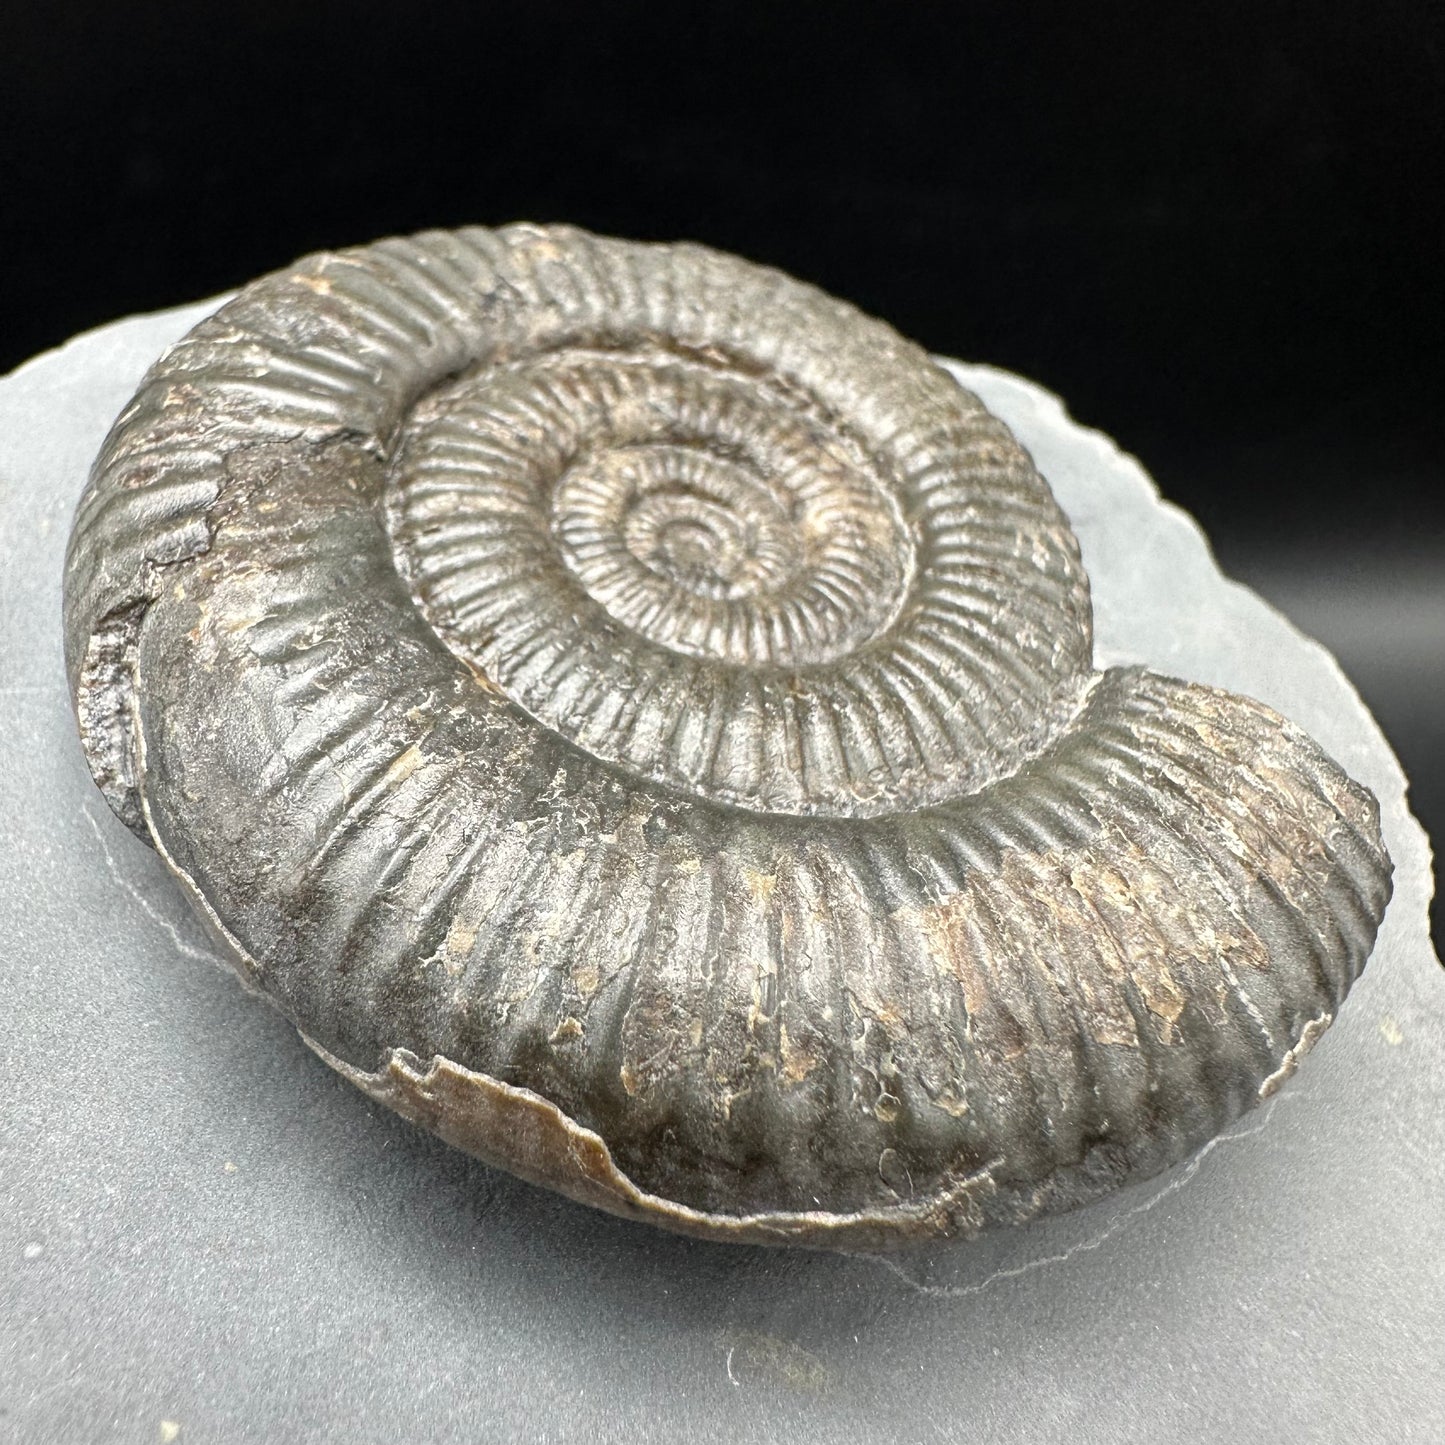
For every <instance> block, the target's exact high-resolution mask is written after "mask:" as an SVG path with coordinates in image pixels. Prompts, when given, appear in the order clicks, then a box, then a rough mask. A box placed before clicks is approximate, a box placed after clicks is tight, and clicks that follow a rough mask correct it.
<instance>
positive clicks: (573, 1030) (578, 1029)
mask: <svg viewBox="0 0 1445 1445" xmlns="http://www.w3.org/2000/svg"><path fill="white" fill-rule="evenodd" d="M582 1036H583V1029H582V1021H581V1020H580V1019H577V1018H573V1016H572V1015H571V1014H568V1015H567V1017H566V1018H564V1019H563V1020H562V1022H561V1023H559V1024H558V1025H557V1027H556V1028H555V1029H553V1030H552V1036H551V1038H549V1039H548V1043H553V1044H562V1043H566V1042H567V1041H568V1040H569V1039H580V1038H581V1037H582Z"/></svg>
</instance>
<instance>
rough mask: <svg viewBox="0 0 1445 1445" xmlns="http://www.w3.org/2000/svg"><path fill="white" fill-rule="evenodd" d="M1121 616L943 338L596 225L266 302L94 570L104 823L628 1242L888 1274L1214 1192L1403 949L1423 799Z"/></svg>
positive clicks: (146, 464)
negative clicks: (896, 1257)
mask: <svg viewBox="0 0 1445 1445" xmlns="http://www.w3.org/2000/svg"><path fill="white" fill-rule="evenodd" d="M1090 626H1091V619H1090V606H1089V592H1088V583H1087V579H1086V577H1085V575H1084V572H1083V570H1082V567H1081V565H1080V560H1079V554H1078V549H1077V547H1076V544H1075V541H1074V538H1073V535H1072V533H1071V532H1070V530H1069V527H1068V525H1067V523H1066V522H1065V520H1064V518H1063V516H1062V514H1061V513H1060V511H1059V509H1058V507H1057V506H1056V505H1055V503H1054V501H1053V498H1052V496H1051V494H1050V492H1049V489H1048V487H1047V485H1046V484H1045V482H1044V481H1043V479H1042V478H1041V477H1040V476H1039V475H1038V473H1037V472H1036V471H1035V469H1034V467H1033V465H1032V463H1031V461H1030V459H1029V457H1028V455H1027V454H1026V453H1025V452H1024V450H1023V449H1022V448H1021V447H1020V446H1019V445H1018V443H1017V442H1015V440H1014V439H1013V437H1012V436H1011V435H1010V434H1009V432H1008V430H1007V429H1006V428H1005V427H1004V426H1003V425H1002V424H1001V423H1000V422H999V421H998V420H997V419H996V418H994V417H993V416H992V415H990V414H989V413H988V412H987V411H986V410H985V409H984V407H983V406H982V405H981V404H980V403H979V402H978V401H977V400H976V399H975V398H974V397H973V396H972V395H970V394H969V393H968V392H966V391H965V390H963V389H962V388H961V387H960V386H959V385H958V384H957V382H955V381H954V380H953V378H952V377H950V376H949V375H948V374H947V373H946V372H945V371H943V370H942V369H941V368H940V367H938V366H937V365H935V364H934V363H933V362H932V361H930V359H929V358H928V357H927V356H926V355H925V354H924V353H923V352H922V351H921V350H920V349H919V348H917V347H916V346H914V345H912V344H911V343H909V342H907V341H904V340H903V339H901V338H900V337H899V336H898V335H896V334H895V333H894V332H893V331H892V330H890V329H889V328H888V327H887V326H885V325H884V324H882V323H881V322H879V321H875V320H872V319H870V318H868V317H865V316H863V315H861V314H860V313H859V312H857V311H856V310H854V309H853V308H852V307H850V306H847V305H845V304H843V303H842V302H839V301H835V300H832V299H830V298H829V297H827V296H825V295H823V294H822V293H820V292H818V291H817V290H814V289H813V288H811V287H809V286H806V285H803V284H801V283H799V282H797V281H794V280H792V279H790V278H789V277H787V276H784V275H782V274H780V273H778V272H777V271H773V270H769V269H766V268H763V267H760V266H756V265H752V264H749V263H747V262H744V261H741V260H738V259H736V258H733V257H730V256H725V255H721V254H718V253H716V252H713V251H710V250H707V249H704V248H702V247H699V246H693V245H643V244H636V243H630V242H625V241H616V240H607V239H602V238H598V237H595V236H590V235H587V234H585V233H583V232H581V231H577V230H572V229H567V228H561V227H537V226H513V227H507V228H505V229H501V230H480V229H478V230H463V231H457V232H433V233H428V234H424V235H420V236H416V237H413V238H411V239H405V240H388V241H382V242H380V243H379V244H376V245H372V246H367V247H363V248H360V249H357V250H352V251H344V252H340V253H338V254H324V255H318V256H313V257H310V258H308V259H306V260H303V261H301V262H300V263H298V264H297V265H296V266H294V267H292V268H291V269H289V270H286V271H283V272H280V273H278V274H276V275H273V276H268V277H266V278H264V279H262V280H260V281H258V282H256V283H254V284H253V285H251V286H248V287H247V288H246V289H245V290H244V291H242V292H241V293H240V295H239V296H238V297H237V298H236V299H235V300H233V301H231V302H230V303H229V304H227V305H225V306H224V307H222V308H221V310H220V311H219V312H218V313H217V314H216V315H215V316H213V317H212V318H210V319H209V320H207V321H205V322H203V323H202V324H201V325H200V326H198V327H197V328H196V329H195V330H194V331H192V332H191V333H190V335H189V336H187V337H186V338H185V339H184V340H183V341H182V342H181V343H180V344H179V345H177V346H176V347H174V348H173V349H172V350H171V351H170V352H169V353H168V354H167V355H166V356H165V357H164V358H162V360H161V361H160V362H159V363H158V364H157V365H156V366H155V367H154V368H153V370H152V371H151V373H150V375H149V376H148V377H147V379H146V381H145V383H144V384H143V386H142V387H141V390H140V391H139V393H138V394H137V395H136V397H135V399H134V400H133V401H132V403H131V404H130V405H129V406H128V407H127V408H126V410H125V412H124V413H123V415H122V416H121V417H120V419H119V421H118V422H117V423H116V426H115V428H114V430H113V431H112V433H111V435H110V438H109V440H108V441H107V443H106V445H105V448H104V450H103V452H102V454H101V456H100V458H99V460H98V461H97V463H96V467H95V471H94V474H93V477H92V481H91V484H90V487H89V490H88V491H87V493H86V495H85V498H84V500H83V502H82V503H81V506H80V510H79V514H78V517H77V520H76V524H75V531H74V535H73V537H72V541H71V550H70V556H69V564H68V573H67V580H66V638H67V646H68V665H69V669H70V677H71V684H72V687H73V691H74V698H75V706H76V710H77V713H78V716H79V721H80V727H81V732H82V735H83V739H84V744H85V748H86V751H87V754H88V756H89V760H90V766H91V769H92V771H93V773H94V775H95V778H96V781H97V782H98V783H99V785H100V787H101V789H102V790H103V792H104V794H105V796H106V798H107V799H108V801H109V803H110V805H111V807H112V808H113V809H114V810H115V811H116V812H117V813H118V814H119V815H120V817H121V818H122V819H124V820H125V821H126V822H127V823H128V824H129V825H130V826H131V827H132V828H134V829H135V830H136V831H137V832H138V833H139V834H140V835H141V836H142V837H144V838H145V839H147V841H150V842H152V843H153V844H154V845H155V847H156V848H157V849H158V850H159V851H160V853H161V854H162V856H163V857H164V858H165V860H166V861H167V863H168V864H169V865H170V867H171V868H172V869H173V870H174V872H175V874H176V876H177V877H178V878H179V879H180V881H181V883H182V884H183V885H184V887H185V889H186V891H187V892H188V894H189V895H190V897H191V899H192V901H193V903H194V905H195V906H196V908H197V909H198V910H199V911H200V912H201V914H202V915H203V916H204V918H205V919H206V920H207V921H208V922H209V924H210V925H211V926H212V928H213V929H214V931H215V932H216V933H217V934H218V935H219V937H220V938H221V939H222V940H224V942H225V944H226V945H227V947H228V948H229V950H230V952H231V954H232V956H233V957H234V959H235V960H236V964H237V967H238V969H239V970H240V971H241V973H242V974H243V976H244V977H245V978H246V979H248V980H249V981H250V982H251V983H252V984H254V985H255V987H256V988H258V989H259V990H261V991H262V992H263V993H264V994H266V995H267V996H268V997H269V998H270V999H271V1000H272V1001H273V1002H274V1003H275V1004H276V1005H277V1006H279V1007H280V1008H281V1009H282V1010H283V1011H284V1012H285V1014H286V1015H287V1016H288V1017H289V1018H290V1019H291V1020H293V1021H294V1022H295V1024H296V1025H297V1027H298V1028H299V1029H300V1030H301V1031H302V1032H303V1033H304V1035H305V1036H306V1038H307V1039H308V1041H310V1042H311V1043H312V1045H313V1047H315V1048H316V1049H317V1050H318V1051H319V1052H320V1053H321V1054H322V1056H323V1057H324V1058H326V1059H327V1060H328V1061H329V1062H330V1063H332V1064H333V1065H335V1067H336V1068H338V1069H340V1070H341V1071H342V1072H343V1073H344V1074H345V1075H346V1076H347V1077H349V1078H350V1079H352V1080H354V1081H355V1082H356V1083H357V1084H359V1085H360V1086H361V1087H362V1088H364V1089H365V1090H367V1091H368V1092H369V1093H370V1094H372V1095H373V1096H375V1097H376V1098H378V1099H381V1100H383V1101H384V1102H386V1103H387V1104H389V1105H391V1106H392V1107H394V1108H396V1109H398V1110H400V1111H401V1112H402V1113H403V1114H406V1115H407V1116H409V1117H410V1118H412V1119H415V1120H418V1121H420V1122H421V1123H423V1124H425V1125H426V1126H428V1127H429V1128H431V1129H434V1130H435V1131H436V1132H438V1133H439V1134H441V1135H442V1136H443V1137H444V1138H446V1139H448V1140H450V1141H452V1142H453V1143H455V1144H458V1145H460V1146H461V1147H463V1148H466V1149H469V1150H472V1151H473V1152H475V1153H477V1154H479V1155H481V1156H482V1157H483V1158H485V1159H488V1160H491V1161H493V1162H495V1163H498V1164H500V1165H502V1166H504V1167H506V1168H508V1169H511V1170H514V1171H515V1172H516V1173H518V1174H520V1175H523V1176H524V1177H526V1178H528V1179H532V1180H536V1181H540V1182H542V1183H544V1184H547V1185H550V1186H552V1187H553V1188H556V1189H559V1190H562V1191H564V1192H565V1193H567V1194H570V1195H572V1196H574V1197H575V1198H578V1199H581V1200H585V1201H587V1202H590V1203H592V1204H596V1205H600V1206H601V1207H603V1208H606V1209H610V1210H614V1211H616V1212H618V1213H621V1214H625V1215H630V1216H634V1217H638V1218H645V1219H648V1220H651V1221H654V1222H656V1223H659V1224H662V1225H666V1226H669V1227H671V1228H674V1229H679V1230H684V1231H687V1232H692V1233H696V1234H702V1235H708V1236H711V1237H714V1238H718V1239H732V1240H750V1241H764V1242H769V1241H770V1242H788V1241H794V1242H803V1243H810V1244H822V1245H833V1246H837V1247H847V1248H874V1247H880V1246H886V1245H889V1244H894V1243H898V1242H901V1241H905V1240H909V1239H917V1238H924V1237H929V1236H947V1235H952V1234H969V1233H972V1232H975V1231H977V1230H979V1229H981V1228H984V1227H985V1226H989V1225H993V1224H997V1223H1004V1222H1019V1221H1022V1220H1026V1219H1030V1218H1032V1217H1035V1216H1038V1215H1042V1214H1046V1213H1049V1212H1051V1211H1056V1210H1060V1209H1064V1208H1068V1207H1070V1206H1073V1205H1076V1204H1079V1203H1081V1202H1083V1201H1085V1200H1088V1199H1090V1198H1093V1197H1095V1196H1097V1195H1100V1194H1102V1193H1104V1192H1105V1191H1107V1190H1109V1189H1112V1188H1114V1187H1116V1186H1118V1185H1119V1184H1121V1183H1123V1182H1125V1181H1128V1180H1131V1179H1135V1178H1142V1177H1144V1176H1147V1175H1149V1174H1151V1173H1154V1172H1156V1171H1158V1170H1161V1169H1163V1168H1165V1167H1166V1166H1168V1165H1169V1164H1171V1163H1173V1162H1175V1161H1177V1160H1179V1159H1181V1158H1182V1157H1183V1156H1185V1155H1186V1154H1188V1153H1189V1152H1191V1151H1193V1150H1194V1149H1196V1148H1198V1147H1199V1146H1200V1145H1201V1144H1203V1143H1204V1142H1205V1141H1206V1140H1208V1139H1209V1138H1211V1137H1212V1136H1213V1135H1214V1134H1216V1133H1217V1132H1218V1131H1219V1130H1220V1129H1222V1128H1223V1127H1224V1126H1225V1125H1226V1124H1227V1123H1228V1122H1229V1121H1230V1120H1231V1119H1233V1118H1234V1117H1235V1116H1236V1115H1238V1114H1239V1113H1241V1112H1242V1111H1243V1110H1245V1109H1247V1108H1248V1107H1249V1106H1250V1105H1252V1104H1253V1103H1255V1102H1256V1101H1257V1100H1258V1099H1259V1098H1260V1097H1262V1096H1264V1095H1266V1094H1268V1093H1270V1092H1271V1091H1272V1090H1273V1089H1274V1088H1275V1087H1276V1086H1277V1085H1278V1083H1279V1082H1280V1081H1281V1080H1283V1079H1284V1078H1285V1077H1287V1076H1288V1074H1289V1073H1290V1072H1291V1071H1292V1069H1293V1068H1294V1066H1295V1063H1296V1061H1297V1060H1298V1059H1299V1057H1300V1056H1301V1055H1302V1054H1303V1053H1304V1052H1305V1051H1306V1049H1307V1048H1308V1047H1309V1045H1310V1044H1311V1043H1312V1042H1313V1040H1314V1039H1315V1038H1316V1036H1317V1035H1318V1034H1319V1033H1320V1032H1321V1031H1322V1030H1323V1029H1324V1028H1325V1027H1326V1026H1327V1025H1328V1024H1329V1023H1330V1021H1331V1019H1332V1017H1333V1016H1334V1013H1335V1011H1336V1010H1337V1008H1338V1007H1339V1005H1340V1002H1341V1000H1342V999H1343V998H1344V997H1345V994H1346V992H1347V990H1348V989H1349V987H1350V985H1351V983H1352V981H1353V980H1354V979H1355V977H1356V976H1357V975H1358V973H1359V971H1360V969H1361V968H1362V967H1363V965H1364V962H1365V959H1366V957H1367V955H1368V953H1369V951H1370V948H1371V946H1372V943H1373V940H1374V936H1375V931H1376V928H1377V927H1378V925H1379V922H1380V919H1381V916H1382V913H1383V910H1384V906H1385V902H1386V899H1387V897H1388V894H1389V863H1388V860H1387V858H1386V855H1385V852H1384V849H1383V847H1382V844H1381V842H1380V836H1379V830H1378V825H1377V815H1376V809H1375V806H1374V801H1373V799H1372V798H1371V797H1370V795H1369V794H1368V793H1367V792H1366V791H1365V790H1364V789H1363V788H1361V787H1359V786H1357V785H1356V784H1354V783H1353V782H1351V781H1350V779H1349V778H1347V777H1346V776H1345V775H1344V774H1343V773H1342V772H1341V770H1340V769H1339V768H1338V767H1337V766H1335V764H1334V763H1332V762H1331V761H1330V760H1329V759H1328V758H1327V757H1326V756H1324V754H1323V753H1322V752H1321V751H1320V749H1319V748H1318V747H1317V746H1315V744H1314V743H1312V742H1311V740H1310V739H1309V738H1308V737H1306V736H1305V735H1304V734H1303V733H1302V732H1301V731H1300V730H1299V729H1298V728H1296V727H1294V726H1292V725H1291V724H1290V723H1289V722H1287V721H1285V720H1284V719H1283V718H1281V717H1279V716H1278V715H1277V714H1275V713H1273V712H1271V711H1270V710H1269V709H1268V708H1266V707H1263V706H1261V705H1260V704H1258V703H1255V702H1252V701H1250V700H1249V699H1247V698H1243V697H1238V696H1234V695H1232V694H1229V693H1225V692H1221V691H1218V690H1216V689H1213V688H1209V687H1202V686H1197V685H1193V684H1190V683H1187V682H1181V681H1177V680H1175V679H1173V678H1170V677H1164V676H1160V675H1158V674H1156V673H1154V672H1150V671H1147V670H1144V669H1140V668H1128V669H1118V670H1111V671H1106V672H1102V673H1100V672H1095V671H1093V670H1092V667H1091V661H1092V657H1091V639H1090Z"/></svg>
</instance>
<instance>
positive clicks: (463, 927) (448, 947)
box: [442, 913, 481, 974]
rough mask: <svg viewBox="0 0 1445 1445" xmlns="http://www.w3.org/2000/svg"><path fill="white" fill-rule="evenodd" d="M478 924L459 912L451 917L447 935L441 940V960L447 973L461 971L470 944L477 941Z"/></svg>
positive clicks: (469, 950)
mask: <svg viewBox="0 0 1445 1445" xmlns="http://www.w3.org/2000/svg"><path fill="white" fill-rule="evenodd" d="M480 926H481V925H480V924H476V923H472V922H471V921H470V920H469V919H468V918H467V917H466V916H465V915H464V914H461V913H458V914H457V915H456V917H455V918H453V919H452V922H451V927H450V928H448V929H447V936H446V937H445V938H444V939H443V940H442V962H443V964H444V965H445V966H446V970H447V972H448V973H450V974H458V973H460V972H461V970H462V964H463V963H464V962H465V961H466V959H467V958H468V957H469V956H470V954H471V951H472V945H473V944H474V943H476V941H477V930H478V928H479V927H480Z"/></svg>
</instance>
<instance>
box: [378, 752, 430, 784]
mask: <svg viewBox="0 0 1445 1445" xmlns="http://www.w3.org/2000/svg"><path fill="white" fill-rule="evenodd" d="M421 763H422V751H421V748H419V747H418V746H417V745H416V743H413V744H412V745H411V746H410V747H409V748H408V749H407V750H406V751H405V752H404V753H398V754H397V756H396V757H395V758H393V759H392V762H391V766H390V767H389V768H387V770H386V776H385V781H386V782H387V783H388V784H392V785H396V784H398V783H404V782H406V780H407V779H408V778H409V777H411V775H412V774H413V773H414V772H416V770H417V769H418V768H419V767H420V766H421Z"/></svg>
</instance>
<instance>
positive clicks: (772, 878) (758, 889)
mask: <svg viewBox="0 0 1445 1445" xmlns="http://www.w3.org/2000/svg"><path fill="white" fill-rule="evenodd" d="M742 873H743V882H744V883H745V884H746V885H747V889H748V892H749V893H750V894H751V895H752V899H753V902H754V903H756V904H757V905H758V907H759V908H767V906H768V905H769V904H770V903H771V902H772V901H773V894H774V893H775V892H776V891H777V887H778V875H777V874H776V873H759V872H757V871H756V870H755V869H753V868H744V869H743V870H742Z"/></svg>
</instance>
